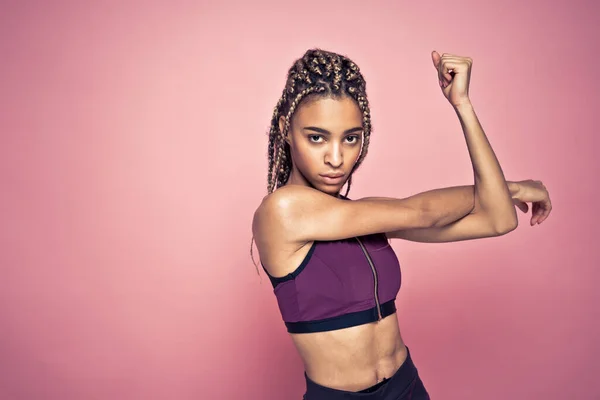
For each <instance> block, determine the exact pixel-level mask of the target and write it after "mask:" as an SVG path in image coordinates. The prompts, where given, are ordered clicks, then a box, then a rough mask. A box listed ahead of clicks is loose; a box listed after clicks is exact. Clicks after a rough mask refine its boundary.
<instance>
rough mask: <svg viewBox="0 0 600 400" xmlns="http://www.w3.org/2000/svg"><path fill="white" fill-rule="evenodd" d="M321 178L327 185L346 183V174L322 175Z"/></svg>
mask: <svg viewBox="0 0 600 400" xmlns="http://www.w3.org/2000/svg"><path fill="white" fill-rule="evenodd" d="M321 178H323V182H325V184H329V185H337V184H339V183H341V182H343V181H344V174H340V173H337V174H321Z"/></svg>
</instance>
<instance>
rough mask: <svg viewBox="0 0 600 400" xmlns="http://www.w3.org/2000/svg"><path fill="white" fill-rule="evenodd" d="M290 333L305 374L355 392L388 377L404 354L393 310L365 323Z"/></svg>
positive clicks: (397, 366)
mask: <svg viewBox="0 0 600 400" xmlns="http://www.w3.org/2000/svg"><path fill="white" fill-rule="evenodd" d="M291 337H292V340H293V341H294V344H295V346H296V348H297V349H298V352H299V354H300V357H301V358H302V360H303V362H304V369H305V371H306V375H307V376H308V377H309V378H310V379H311V380H312V381H314V382H316V383H318V384H319V385H322V386H325V387H329V388H333V389H338V390H346V391H351V392H357V391H360V390H363V389H366V388H368V387H371V386H373V385H375V384H376V383H378V382H381V381H382V380H383V378H390V377H391V376H392V375H393V374H394V373H395V372H396V371H397V370H398V368H400V366H401V365H402V363H403V362H404V360H406V356H407V351H406V346H405V345H404V342H403V340H402V337H401V335H400V329H399V327H398V319H397V316H396V314H395V313H394V314H392V315H390V316H388V317H386V318H384V319H382V320H379V321H377V322H372V323H369V324H365V325H359V326H354V327H351V328H345V329H339V330H335V331H330V332H316V333H302V334H291Z"/></svg>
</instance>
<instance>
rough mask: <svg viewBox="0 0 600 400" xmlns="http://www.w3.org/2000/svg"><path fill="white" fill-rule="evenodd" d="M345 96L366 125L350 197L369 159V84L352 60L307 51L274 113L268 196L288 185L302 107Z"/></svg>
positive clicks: (292, 69)
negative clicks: (291, 138) (292, 133)
mask: <svg viewBox="0 0 600 400" xmlns="http://www.w3.org/2000/svg"><path fill="white" fill-rule="evenodd" d="M343 96H349V97H350V98H352V99H354V100H355V101H356V103H357V104H358V107H359V109H360V111H361V112H362V124H363V144H362V148H361V152H360V155H359V157H358V159H357V160H356V163H355V164H354V166H353V168H352V171H351V173H350V177H349V178H348V180H347V182H346V183H347V187H346V194H345V196H348V193H349V192H350V186H351V184H352V173H353V172H354V171H356V169H357V168H358V167H359V166H360V164H361V163H362V161H363V160H364V158H365V156H366V155H367V151H368V148H369V140H370V137H371V111H370V109H369V102H368V100H367V93H366V82H365V79H364V77H363V75H362V73H361V72H360V69H359V68H358V66H357V65H356V64H355V63H354V62H353V61H352V60H350V59H349V58H347V57H346V56H343V55H341V54H337V53H334V52H330V51H325V50H322V49H318V48H315V49H309V50H308V51H306V53H304V55H303V56H302V57H301V58H299V59H297V60H296V61H295V62H294V64H293V65H292V66H291V67H290V69H289V70H288V74H287V81H286V85H285V88H284V89H283V92H282V94H281V98H280V99H279V101H278V102H277V105H276V106H275V109H274V110H273V116H272V118H271V127H270V129H269V145H268V155H269V169H268V175H267V192H268V194H271V193H273V191H275V190H276V189H278V188H280V187H281V186H283V185H285V184H286V182H287V180H288V179H289V177H290V173H291V171H292V157H291V152H290V146H289V144H288V142H287V141H286V140H285V139H286V137H287V134H288V132H289V129H290V123H291V119H292V117H293V115H294V112H295V111H296V110H297V109H298V107H299V106H300V104H301V103H302V102H306V101H308V99H309V98H315V97H333V98H339V97H343ZM281 117H284V118H285V123H284V124H283V125H284V126H283V131H282V130H281V129H280V126H279V120H280V118H281ZM253 241H254V238H253ZM250 255H251V256H252V245H251V246H250ZM253 260H254V258H253ZM255 266H256V263H255ZM257 272H258V267H257Z"/></svg>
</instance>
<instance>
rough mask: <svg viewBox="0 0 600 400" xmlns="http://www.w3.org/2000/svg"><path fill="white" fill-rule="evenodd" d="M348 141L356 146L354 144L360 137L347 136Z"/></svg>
mask: <svg viewBox="0 0 600 400" xmlns="http://www.w3.org/2000/svg"><path fill="white" fill-rule="evenodd" d="M346 140H348V142H349V143H351V144H354V143H356V142H358V136H356V135H352V136H346Z"/></svg>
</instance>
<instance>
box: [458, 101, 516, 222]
mask: <svg viewBox="0 0 600 400" xmlns="http://www.w3.org/2000/svg"><path fill="white" fill-rule="evenodd" d="M455 111H456V113H457V115H458V117H459V120H460V123H461V126H462V129H463V132H464V135H465V140H466V142H467V147H468V150H469V156H470V157H471V163H472V165H473V173H474V178H475V179H474V180H475V182H474V187H473V195H474V199H473V200H474V209H473V212H478V213H485V214H486V215H487V216H488V217H489V219H490V222H491V223H492V224H493V225H494V227H495V228H496V229H498V230H506V229H512V228H514V226H515V225H516V224H517V213H516V210H515V207H514V205H513V202H512V197H511V193H510V190H509V188H508V185H507V182H506V180H505V178H504V173H503V172H502V168H501V167H500V164H499V162H498V159H497V158H496V155H495V154H494V150H493V149H492V147H491V145H490V143H489V141H488V139H487V137H486V135H485V133H484V131H483V129H482V127H481V124H480V123H479V120H478V119H477V115H476V114H475V111H474V109H473V106H472V104H470V103H466V104H463V105H460V106H458V107H456V108H455Z"/></svg>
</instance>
